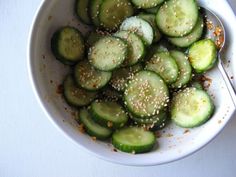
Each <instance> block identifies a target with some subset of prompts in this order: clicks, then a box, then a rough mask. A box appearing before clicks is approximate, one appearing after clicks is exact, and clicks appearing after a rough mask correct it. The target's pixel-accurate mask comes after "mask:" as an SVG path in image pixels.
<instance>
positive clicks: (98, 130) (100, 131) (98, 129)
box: [79, 109, 112, 140]
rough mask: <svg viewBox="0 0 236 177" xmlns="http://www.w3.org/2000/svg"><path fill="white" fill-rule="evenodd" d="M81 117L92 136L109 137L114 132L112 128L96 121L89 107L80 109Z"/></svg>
mask: <svg viewBox="0 0 236 177" xmlns="http://www.w3.org/2000/svg"><path fill="white" fill-rule="evenodd" d="M79 119H80V121H81V123H82V124H83V125H84V127H85V129H86V132H87V133H88V134H89V135H90V136H94V137H96V138H98V139H101V140H103V139H107V138H109V137H110V136H111V134H112V130H110V129H109V128H106V127H103V126H101V125H99V124H97V123H96V122H94V121H93V119H92V118H91V115H90V114H89V112H88V110H87V109H81V110H80V112H79Z"/></svg>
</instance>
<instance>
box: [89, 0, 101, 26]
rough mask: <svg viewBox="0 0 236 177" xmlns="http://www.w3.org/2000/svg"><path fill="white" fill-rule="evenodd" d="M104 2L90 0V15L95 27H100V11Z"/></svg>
mask: <svg viewBox="0 0 236 177" xmlns="http://www.w3.org/2000/svg"><path fill="white" fill-rule="evenodd" d="M102 1H103V0H90V4H89V14H90V18H91V20H92V22H93V24H94V25H95V26H99V25H100V22H99V9H100V6H101V4H102Z"/></svg>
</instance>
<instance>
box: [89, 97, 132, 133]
mask: <svg viewBox="0 0 236 177" xmlns="http://www.w3.org/2000/svg"><path fill="white" fill-rule="evenodd" d="M91 115H92V117H93V119H94V120H95V121H96V122H97V123H99V124H101V125H103V126H106V127H109V128H114V129H116V128H121V127H123V126H125V124H126V122H127V121H128V116H127V115H126V113H125V110H124V109H123V107H122V106H120V105H119V104H118V103H116V102H112V101H98V100H97V101H94V102H93V103H92V104H91Z"/></svg>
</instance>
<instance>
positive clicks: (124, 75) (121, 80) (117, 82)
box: [110, 64, 143, 92]
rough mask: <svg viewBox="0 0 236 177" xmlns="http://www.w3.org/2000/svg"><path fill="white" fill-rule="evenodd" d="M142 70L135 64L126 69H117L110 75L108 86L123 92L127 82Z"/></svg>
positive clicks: (140, 66)
mask: <svg viewBox="0 0 236 177" xmlns="http://www.w3.org/2000/svg"><path fill="white" fill-rule="evenodd" d="M142 69H143V67H142V65H141V64H136V65H134V66H131V67H127V68H119V69H117V70H115V71H114V72H113V74H112V78H111V81H110V85H111V86H112V87H113V88H114V89H115V90H117V91H122V92H123V91H124V90H125V88H126V86H127V84H128V81H129V80H130V79H132V78H133V76H134V74H135V73H137V72H138V71H141V70H142Z"/></svg>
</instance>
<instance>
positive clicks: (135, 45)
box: [114, 31, 146, 66]
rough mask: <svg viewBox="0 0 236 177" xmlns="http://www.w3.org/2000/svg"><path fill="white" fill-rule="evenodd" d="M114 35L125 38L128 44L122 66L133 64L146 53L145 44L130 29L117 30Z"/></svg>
mask: <svg viewBox="0 0 236 177" xmlns="http://www.w3.org/2000/svg"><path fill="white" fill-rule="evenodd" d="M114 36H116V37H119V38H121V39H123V40H125V41H126V42H127V44H128V48H129V51H128V56H127V58H126V59H125V61H124V63H123V65H124V66H131V65H134V64H136V63H138V62H139V61H140V60H141V59H142V58H143V57H144V55H145V53H146V50H145V45H144V43H143V41H142V39H141V38H140V37H139V36H138V35H136V34H135V33H133V32H130V31H119V32H117V33H115V34H114Z"/></svg>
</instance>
